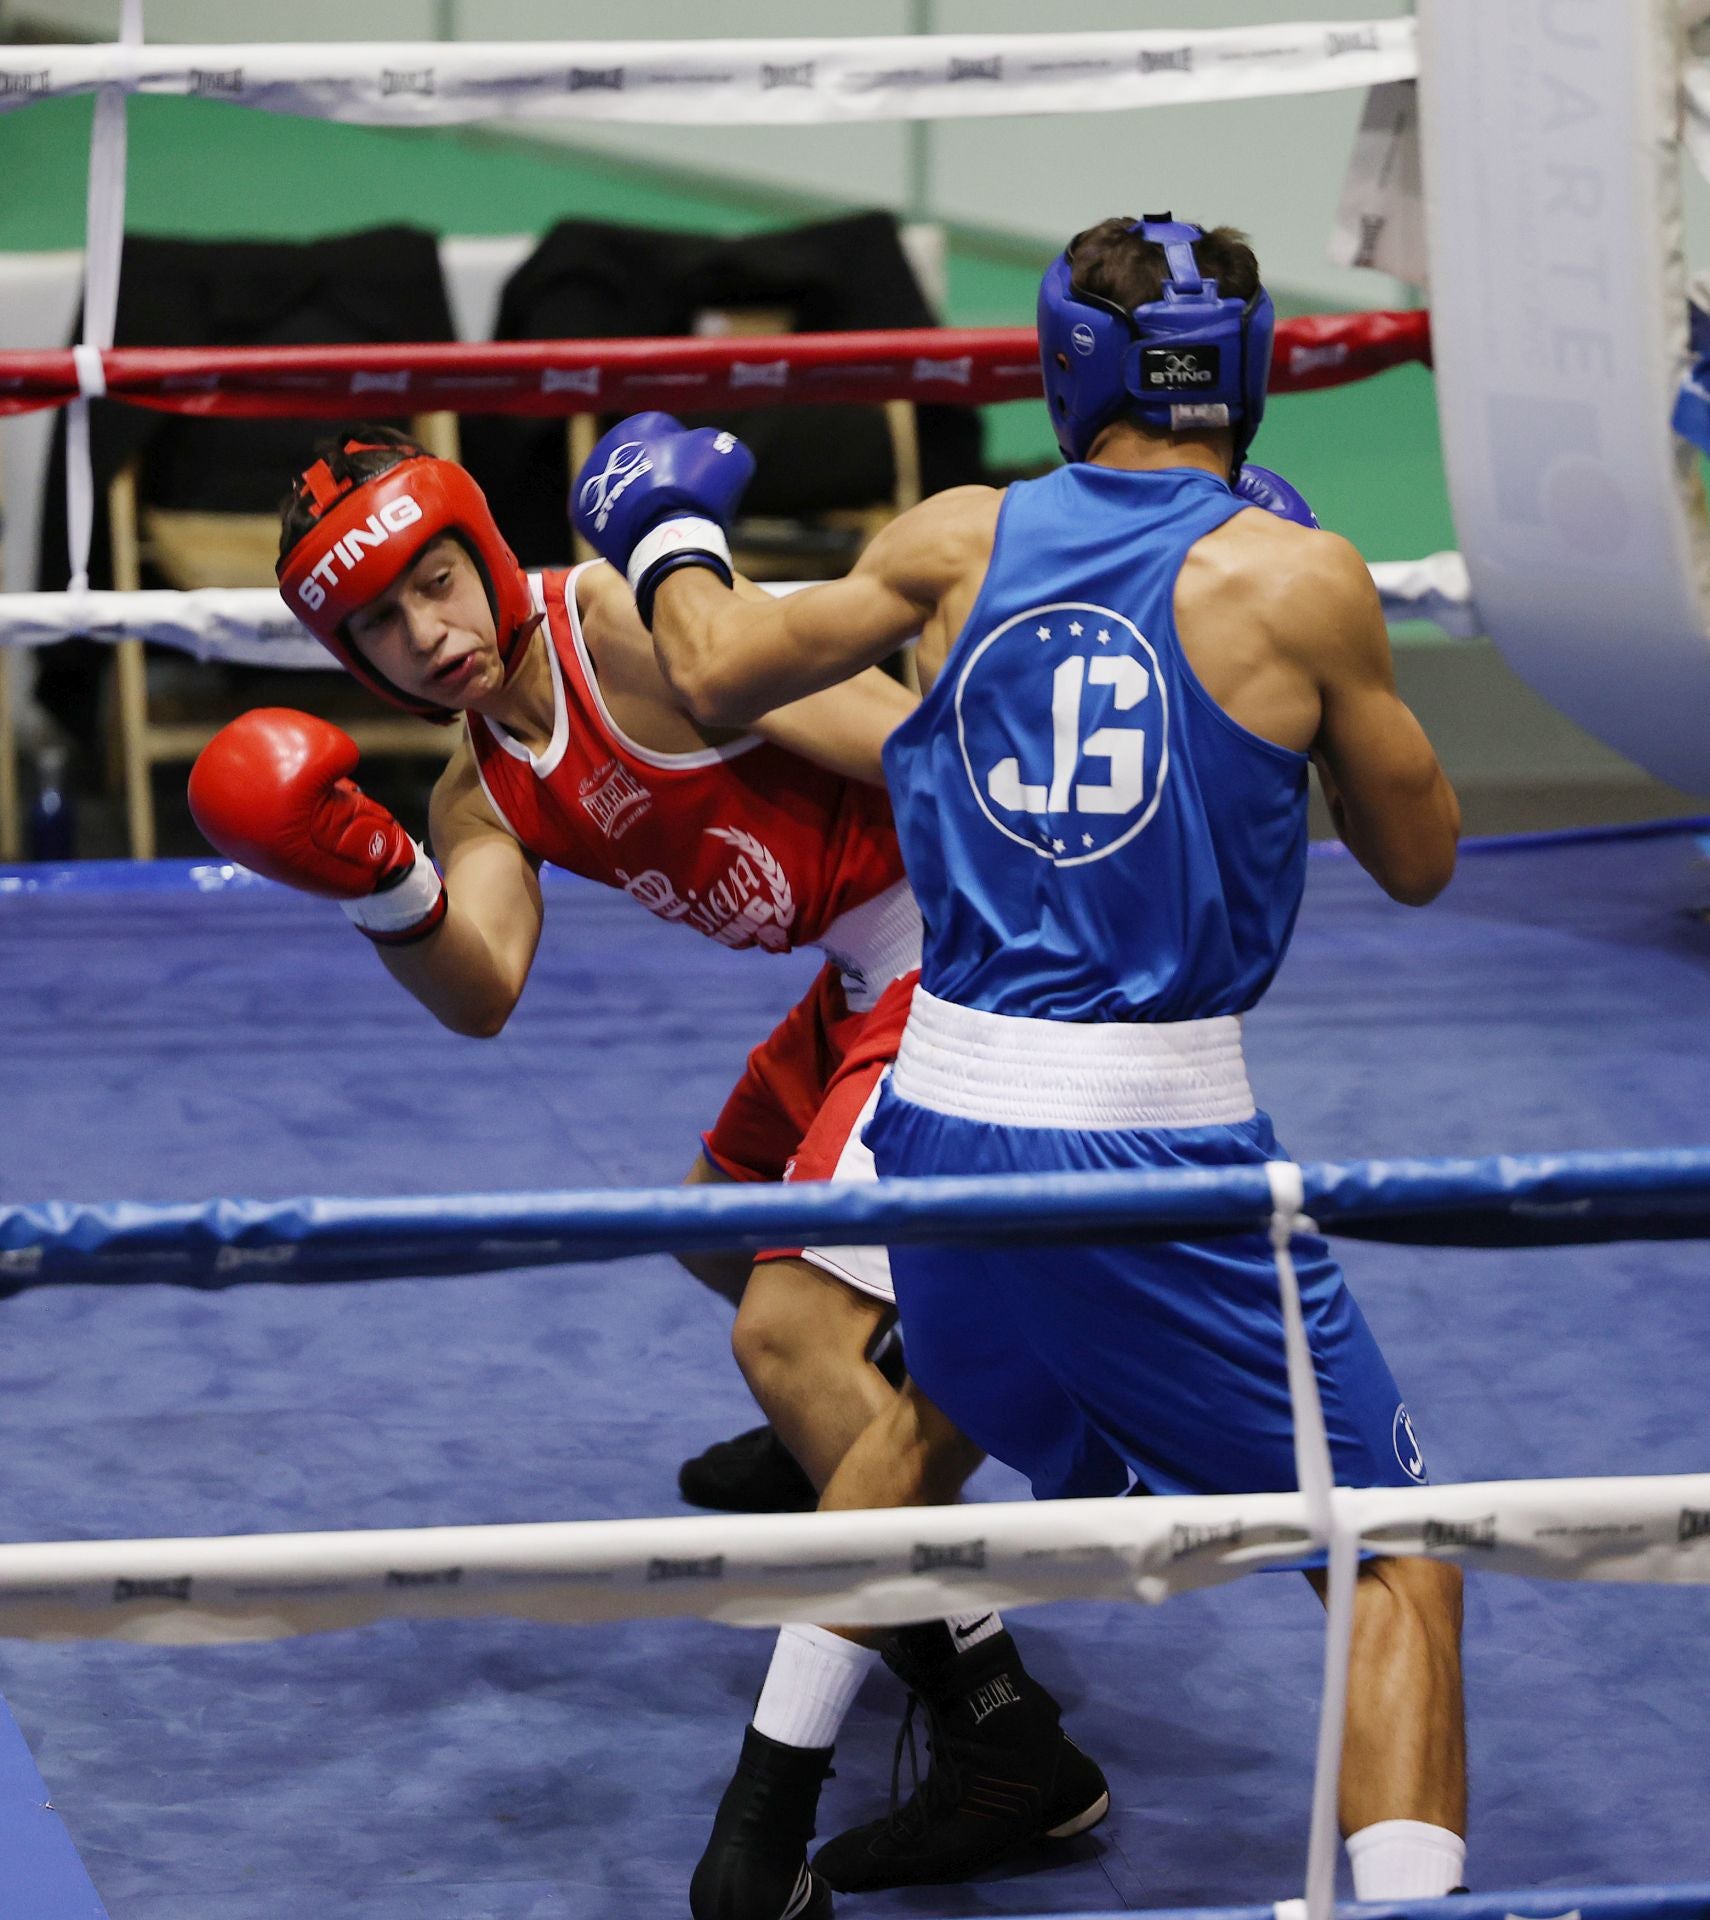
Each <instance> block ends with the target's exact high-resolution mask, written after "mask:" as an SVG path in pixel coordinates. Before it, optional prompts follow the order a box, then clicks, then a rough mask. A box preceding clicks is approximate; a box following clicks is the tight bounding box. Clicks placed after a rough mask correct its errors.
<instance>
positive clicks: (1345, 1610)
mask: <svg viewBox="0 0 1710 1920" xmlns="http://www.w3.org/2000/svg"><path fill="white" fill-rule="evenodd" d="M1265 1173H1266V1175H1267V1177H1268V1179H1269V1181H1270V1188H1271V1209H1272V1211H1271V1251H1272V1253H1273V1255H1274V1256H1275V1258H1276V1263H1277V1290H1278V1293H1279V1294H1280V1296H1281V1299H1282V1315H1283V1341H1284V1346H1285V1350H1286V1354H1287V1359H1288V1389H1289V1398H1290V1399H1291V1401H1292V1402H1293V1404H1294V1464H1295V1477H1296V1479H1297V1481H1298V1482H1299V1485H1300V1491H1301V1494H1302V1496H1303V1497H1304V1499H1305V1501H1306V1511H1307V1517H1308V1523H1309V1524H1310V1526H1311V1528H1312V1533H1313V1538H1314V1540H1315V1541H1316V1542H1317V1543H1318V1544H1320V1545H1322V1546H1324V1547H1326V1548H1327V1549H1328V1552H1329V1580H1328V1585H1327V1590H1326V1594H1325V1600H1326V1604H1327V1606H1328V1609H1329V1617H1328V1620H1327V1622H1326V1626H1325V1636H1324V1691H1323V1697H1322V1702H1321V1705H1320V1708H1319V1715H1318V1751H1317V1758H1316V1761H1315V1764H1314V1769H1313V1782H1312V1819H1311V1827H1310V1833H1309V1838H1308V1842H1307V1852H1306V1904H1305V1920H1329V1916H1330V1913H1331V1911H1332V1909H1333V1908H1334V1905H1335V1899H1336V1849H1337V1843H1338V1837H1339V1836H1338V1832H1337V1826H1336V1804H1337V1794H1338V1786H1339V1783H1340V1780H1341V1775H1342V1726H1343V1721H1344V1720H1345V1718H1346V1716H1347V1708H1348V1654H1349V1650H1350V1648H1351V1646H1352V1644H1353V1622H1354V1580H1355V1575H1356V1573H1357V1572H1358V1568H1359V1534H1358V1530H1357V1528H1355V1527H1354V1526H1353V1525H1351V1524H1350V1520H1349V1516H1348V1514H1347V1511H1346V1503H1345V1501H1343V1500H1342V1499H1340V1498H1339V1496H1338V1495H1337V1492H1336V1474H1335V1468H1334V1466H1333V1464H1332V1462H1331V1459H1330V1443H1329V1439H1328V1437H1327V1435H1326V1433H1325V1428H1324V1405H1323V1402H1322V1401H1321V1400H1320V1398H1319V1396H1318V1376H1317V1373H1316V1371H1315V1370H1314V1367H1313V1362H1312V1349H1311V1347H1310V1346H1309V1345H1308V1344H1307V1339H1306V1320H1305V1316H1304V1314H1303V1313H1302V1311H1301V1305H1300V1282H1299V1279H1298V1277H1297V1275H1296V1273H1295V1268H1294V1251H1293V1245H1292V1242H1293V1239H1294V1235H1295V1234H1296V1233H1297V1232H1299V1231H1301V1230H1303V1229H1306V1230H1310V1228H1311V1224H1312V1223H1311V1222H1310V1221H1309V1220H1307V1219H1306V1217H1305V1214H1304V1212H1303V1211H1302V1209H1303V1208H1304V1206H1305V1202H1306V1186H1305V1180H1304V1177H1303V1175H1302V1174H1301V1171H1300V1168H1299V1167H1297V1166H1296V1165H1295V1164H1294V1163H1293V1161H1291V1160H1273V1161H1270V1162H1269V1163H1268V1164H1267V1165H1266V1168H1265Z"/></svg>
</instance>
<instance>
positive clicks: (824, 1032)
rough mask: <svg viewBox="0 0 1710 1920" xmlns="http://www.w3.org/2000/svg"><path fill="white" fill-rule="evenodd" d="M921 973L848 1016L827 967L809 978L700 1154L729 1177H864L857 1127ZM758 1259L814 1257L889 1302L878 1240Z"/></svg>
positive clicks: (868, 1172)
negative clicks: (864, 1010)
mask: <svg viewBox="0 0 1710 1920" xmlns="http://www.w3.org/2000/svg"><path fill="white" fill-rule="evenodd" d="M918 977H919V976H918V975H917V974H914V973H907V974H904V975H903V976H902V978H901V979H899V980H893V981H892V982H891V984H890V985H889V986H888V987H887V988H886V989H885V990H884V992H883V993H882V994H880V996H879V998H878V1001H877V1003H876V1004H875V1005H874V1007H873V1009H872V1011H871V1012H870V1013H853V1012H851V1011H850V1009H849V1005H848V1002H847V1001H846V1000H845V999H844V997H843V982H842V979H841V977H840V975H839V973H838V970H837V968H836V967H835V966H832V965H830V964H827V965H826V966H824V967H823V968H821V970H820V972H819V973H818V974H817V975H816V977H815V979H814V983H813V985H812V986H811V987H810V988H809V989H808V991H807V992H806V993H805V994H804V995H803V996H802V998H801V999H800V1000H799V1001H798V1002H797V1003H796V1004H795V1006H793V1007H792V1008H791V1009H790V1011H789V1012H788V1013H787V1014H785V1015H784V1017H783V1019H782V1020H780V1021H779V1023H778V1025H777V1027H776V1028H775V1029H774V1030H773V1032H772V1034H771V1036H770V1037H769V1038H768V1039H766V1040H763V1041H762V1042H761V1043H760V1045H759V1046H757V1047H756V1048H755V1049H754V1051H753V1052H752V1053H751V1054H750V1055H749V1056H748V1065H747V1067H746V1069H745V1070H744V1072H743V1075H742V1078H741V1079H740V1080H739V1081H738V1082H737V1083H736V1085H735V1087H734V1088H733V1089H732V1090H731V1094H730V1098H729V1099H728V1100H726V1101H725V1103H724V1109H723V1111H722V1112H721V1113H720V1114H719V1117H718V1119H717V1120H716V1121H715V1122H714V1124H713V1126H712V1128H711V1130H710V1131H709V1132H707V1133H705V1134H703V1135H702V1136H701V1144H702V1147H703V1148H704V1150H705V1152H706V1156H707V1158H708V1159H709V1160H710V1161H711V1162H712V1163H713V1165H714V1166H716V1167H717V1168H718V1169H719V1170H720V1172H722V1173H726V1174H729V1176H730V1177H731V1179H733V1180H871V1179H873V1178H875V1175H874V1172H873V1156H872V1155H871V1154H870V1153H869V1152H868V1151H867V1148H866V1147H865V1145H864V1144H863V1143H862V1140H861V1129H862V1127H863V1126H864V1125H865V1124H866V1122H867V1119H868V1117H869V1116H870V1114H871V1112H872V1109H873V1105H874V1102H875V1101H876V1100H877V1099H878V1093H879V1082H880V1080H881V1079H882V1078H883V1076H884V1072H885V1069H886V1068H887V1067H888V1066H889V1065H890V1063H891V1061H892V1060H893V1059H895V1057H896V1051H897V1046H898V1043H899V1042H900V1041H901V1039H902V1030H903V1027H904V1025H905V1024H906V1023H907V1020H908V1009H909V1001H910V1000H911V999H912V998H913V995H914V983H915V981H916V979H917V978H918ZM756 1258H757V1259H759V1260H794V1259H802V1260H807V1261H809V1262H811V1263H812V1264H813V1265H814V1266H816V1267H819V1268H821V1269H822V1270H823V1271H824V1272H826V1273H829V1274H830V1275H832V1277H833V1278H834V1279H838V1280H842V1281H843V1282H845V1284H847V1285H848V1286H851V1287H854V1288H856V1289H857V1290H858V1291H859V1292H861V1293H867V1294H871V1295H873V1296H874V1297H875V1298H876V1299H880V1300H885V1301H889V1300H890V1299H891V1298H892V1297H893V1296H892V1292H891V1267H890V1258H889V1256H888V1255H887V1253H886V1251H885V1249H884V1248H883V1247H768V1248H767V1249H766V1251H765V1252H764V1253H761V1254H758V1255H757V1256H756Z"/></svg>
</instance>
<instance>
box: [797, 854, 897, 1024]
mask: <svg viewBox="0 0 1710 1920" xmlns="http://www.w3.org/2000/svg"><path fill="white" fill-rule="evenodd" d="M920 940H921V926H920V908H919V907H917V906H916V905H915V901H914V895H913V893H912V892H911V891H910V890H909V884H908V882H907V881H906V880H897V881H893V882H892V884H891V885H890V886H888V887H886V889H885V890H884V892H883V893H876V894H874V895H873V897H872V899H871V900H863V901H862V902H861V904H860V905H859V906H858V907H850V908H849V909H848V910H847V911H846V912H843V913H840V914H839V915H838V916H837V918H836V919H835V920H833V921H832V923H831V925H830V926H829V927H827V928H826V930H825V931H824V933H822V934H821V935H820V936H819V938H818V939H817V940H816V941H815V942H814V943H813V944H814V945H815V946H816V947H819V948H820V949H821V950H822V951H823V952H824V954H825V957H826V958H827V959H828V960H829V961H830V962H831V963H832V965H833V966H835V967H836V968H837V969H838V971H839V972H840V973H841V974H842V975H843V997H844V998H845V999H846V1000H847V1001H848V1002H849V1005H850V1007H851V1008H852V1009H853V1011H855V1012H856V1013H868V1012H871V1010H872V1008H873V1006H874V1003H875V1002H876V1001H877V1000H878V997H879V995H880V994H881V993H883V992H884V990H885V989H886V987H888V986H889V985H890V984H891V982H892V981H893V980H900V979H901V978H902V976H903V975H904V974H905V973H913V971H914V970H915V968H916V967H918V966H919V965H920Z"/></svg>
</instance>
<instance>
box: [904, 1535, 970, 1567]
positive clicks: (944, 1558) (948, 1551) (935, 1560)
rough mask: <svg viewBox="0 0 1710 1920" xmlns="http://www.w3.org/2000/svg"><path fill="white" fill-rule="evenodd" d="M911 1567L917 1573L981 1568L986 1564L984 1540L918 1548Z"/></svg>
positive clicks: (921, 1545) (919, 1546) (959, 1541)
mask: <svg viewBox="0 0 1710 1920" xmlns="http://www.w3.org/2000/svg"><path fill="white" fill-rule="evenodd" d="M909 1564H910V1567H911V1568H912V1570H913V1571H914V1572H915V1573H936V1572H938V1571H939V1569H940V1568H943V1567H971V1568H976V1569H977V1568H980V1567H983V1566H984V1565H985V1564H986V1543H985V1541H984V1540H952V1541H950V1542H949V1543H948V1544H947V1545H945V1546H942V1547H937V1546H928V1545H926V1544H925V1543H924V1542H922V1543H921V1544H920V1545H918V1546H916V1548H915V1550H914V1557H913V1559H912V1560H911V1561H910V1563H909Z"/></svg>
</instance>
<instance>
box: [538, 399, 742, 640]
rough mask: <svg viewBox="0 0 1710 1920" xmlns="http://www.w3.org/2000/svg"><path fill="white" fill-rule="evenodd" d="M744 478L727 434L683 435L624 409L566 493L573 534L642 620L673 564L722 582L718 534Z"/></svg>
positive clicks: (722, 543) (676, 426)
mask: <svg viewBox="0 0 1710 1920" xmlns="http://www.w3.org/2000/svg"><path fill="white" fill-rule="evenodd" d="M753 475H754V456H753V454H751V453H750V452H749V451H748V449H747V448H746V447H745V446H744V445H743V444H742V442H741V441H740V440H738V439H737V438H736V436H735V435H734V434H731V433H721V432H719V431H718V430H717V429H716V428H713V427H697V428H696V429H695V430H694V431H693V432H690V431H689V430H687V429H686V428H685V427H684V426H683V425H682V423H681V422H680V421H678V420H676V419H674V418H673V417H672V416H671V415H670V414H668V413H634V414H631V415H630V417H629V418H628V419H627V420H620V421H619V422H618V424H617V425H616V426H615V427H613V428H612V430H611V431H610V433H608V434H606V436H605V437H604V438H603V439H602V440H601V441H600V442H599V444H598V445H597V446H596V447H595V448H594V450H593V452H592V453H591V454H589V456H588V458H587V460H586V461H585V462H584V464H583V467H582V471H581V472H580V473H579V474H577V476H576V482H575V485H574V486H573V487H572V488H571V490H570V518H571V522H572V524H573V525H574V526H575V528H576V531H577V532H578V533H580V534H581V536H582V537H583V539H585V540H587V541H588V542H589V543H590V544H591V545H592V546H593V548H594V550H595V551H596V552H597V553H598V554H600V556H601V557H602V558H603V559H606V560H609V561H610V562H611V563H612V565H613V566H614V567H617V568H619V569H620V570H621V571H622V572H623V573H624V574H626V575H627V576H628V579H629V584H630V589H631V591H632V592H633V593H634V595H635V604H636V607H637V609H638V611H639V612H640V614H641V617H642V619H643V621H645V622H646V624H647V625H648V626H651V625H652V624H653V596H654V595H655V594H656V593H657V592H658V590H659V583H660V581H661V580H663V579H665V577H666V576H667V575H668V574H671V573H674V572H675V571H676V570H677V569H678V568H679V567H705V568H707V569H708V570H709V571H711V572H713V573H716V574H717V575H718V577H719V578H720V579H721V580H722V581H723V582H724V584H725V585H726V586H729V585H730V582H731V562H730V546H729V543H728V542H727V540H726V539H725V528H726V527H727V526H728V525H729V523H730V521H731V519H732V517H733V516H734V515H735V512H736V506H737V502H738V501H739V500H740V499H741V498H742V495H743V492H744V490H745V489H746V487H747V485H748V482H749V481H750V480H751V479H752V478H753Z"/></svg>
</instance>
